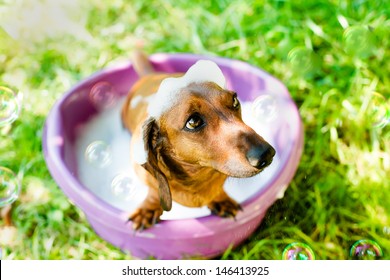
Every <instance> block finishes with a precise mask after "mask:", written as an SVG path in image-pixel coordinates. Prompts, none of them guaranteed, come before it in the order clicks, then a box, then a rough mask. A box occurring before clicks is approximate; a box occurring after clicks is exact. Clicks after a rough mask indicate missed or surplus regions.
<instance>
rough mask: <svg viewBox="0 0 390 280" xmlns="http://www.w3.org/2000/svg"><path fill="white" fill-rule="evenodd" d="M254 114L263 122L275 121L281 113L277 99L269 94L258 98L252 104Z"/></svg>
mask: <svg viewBox="0 0 390 280" xmlns="http://www.w3.org/2000/svg"><path fill="white" fill-rule="evenodd" d="M252 112H253V114H254V116H255V118H256V119H258V120H260V121H262V122H263V121H264V122H270V121H272V120H274V119H275V118H276V116H277V115H278V113H279V108H278V101H277V98H276V97H274V96H272V95H269V94H264V95H261V96H259V97H257V98H256V99H255V101H253V103H252Z"/></svg>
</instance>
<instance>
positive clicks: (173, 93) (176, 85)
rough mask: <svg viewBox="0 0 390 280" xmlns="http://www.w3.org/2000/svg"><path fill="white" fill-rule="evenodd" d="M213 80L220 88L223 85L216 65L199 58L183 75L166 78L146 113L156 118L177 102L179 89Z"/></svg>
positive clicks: (179, 95) (221, 74)
mask: <svg viewBox="0 0 390 280" xmlns="http://www.w3.org/2000/svg"><path fill="white" fill-rule="evenodd" d="M201 82H214V83H216V84H217V85H219V86H220V87H221V88H224V87H225V84H226V80H225V77H224V75H223V73H222V71H221V69H220V68H219V67H218V65H217V64H216V63H215V62H213V61H211V60H199V61H197V62H196V63H195V64H194V65H192V66H191V67H190V68H189V69H188V71H187V72H186V73H185V74H184V76H182V77H179V78H166V79H164V80H163V81H162V82H161V85H160V87H159V89H158V91H157V93H156V94H155V95H154V98H153V100H152V102H151V103H150V104H149V106H148V114H149V116H151V117H154V118H156V119H158V118H159V117H160V116H161V115H162V114H163V113H164V112H166V111H167V110H169V108H171V107H172V106H173V105H175V104H177V102H178V101H179V100H180V97H181V94H180V93H181V89H183V88H185V87H186V86H188V85H189V84H191V83H201Z"/></svg>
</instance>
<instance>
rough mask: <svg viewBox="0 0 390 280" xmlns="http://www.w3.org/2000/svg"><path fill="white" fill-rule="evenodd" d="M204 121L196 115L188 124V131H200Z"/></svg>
mask: <svg viewBox="0 0 390 280" xmlns="http://www.w3.org/2000/svg"><path fill="white" fill-rule="evenodd" d="M204 124H205V123H204V121H203V119H202V118H201V117H200V116H199V115H197V114H195V115H192V116H191V117H190V118H189V119H188V120H187V122H186V129H187V130H196V129H199V128H201V127H202V126H203V125H204Z"/></svg>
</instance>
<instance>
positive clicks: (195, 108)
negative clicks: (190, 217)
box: [121, 51, 275, 230]
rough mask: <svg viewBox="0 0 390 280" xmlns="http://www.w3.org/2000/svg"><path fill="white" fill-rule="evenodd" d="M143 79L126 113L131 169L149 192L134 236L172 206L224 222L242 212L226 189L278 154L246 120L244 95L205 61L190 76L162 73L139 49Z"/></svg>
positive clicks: (135, 219) (135, 60)
mask: <svg viewBox="0 0 390 280" xmlns="http://www.w3.org/2000/svg"><path fill="white" fill-rule="evenodd" d="M132 64H133V67H134V69H135V71H136V72H137V74H138V75H139V76H140V78H139V80H138V81H137V82H136V83H135V84H134V86H133V87H132V88H131V90H130V92H129V94H128V95H127V96H126V99H125V102H124V104H123V107H122V111H121V117H122V122H123V124H124V126H125V128H127V129H128V130H129V131H130V133H131V135H132V138H131V143H130V151H131V157H132V159H131V160H132V164H133V165H134V168H135V172H136V174H137V175H138V176H139V178H140V179H141V180H142V181H143V182H144V183H145V184H146V185H147V186H148V187H149V189H148V194H147V197H146V198H145V200H144V201H143V202H142V204H141V205H140V206H139V207H138V208H137V209H136V210H135V211H134V212H133V213H132V214H131V215H130V217H129V221H132V223H133V229H134V230H143V229H146V228H149V227H151V226H153V225H154V224H155V223H157V222H159V220H160V216H161V215H162V213H163V211H169V210H171V207H172V200H174V201H175V202H178V203H180V204H182V205H184V206H187V207H201V206H205V205H206V206H207V207H208V208H209V209H210V210H211V212H212V213H213V214H215V215H218V216H220V217H232V218H234V217H235V216H236V214H237V212H238V211H240V210H242V208H241V206H240V205H239V203H237V202H236V201H235V200H234V199H232V198H231V197H229V196H228V195H227V194H226V192H225V191H224V189H223V185H224V182H225V180H226V179H227V177H229V176H231V177H238V178H244V177H251V176H254V175H256V174H258V173H259V172H261V171H262V170H263V169H264V168H266V167H267V166H268V165H270V164H271V162H272V159H273V157H274V155H275V149H274V148H273V147H272V146H271V145H270V144H269V143H267V142H266V141H265V140H264V139H263V138H262V137H261V136H260V135H258V134H257V133H256V132H255V131H254V130H253V129H252V128H250V127H249V126H247V125H246V124H245V123H244V122H243V121H242V118H241V106H240V101H239V99H238V96H237V93H236V92H234V91H231V90H229V89H226V88H225V82H226V81H225V77H224V76H223V73H222V71H221V70H220V68H219V67H218V66H217V64H216V63H214V62H212V61H210V60H199V61H198V62H196V63H195V64H194V65H193V66H191V67H190V68H189V69H188V71H187V72H186V73H173V74H171V73H158V72H155V71H154V69H153V66H152V64H151V63H150V62H149V61H148V58H147V57H146V55H145V54H144V53H142V52H140V51H136V52H134V54H133V57H132Z"/></svg>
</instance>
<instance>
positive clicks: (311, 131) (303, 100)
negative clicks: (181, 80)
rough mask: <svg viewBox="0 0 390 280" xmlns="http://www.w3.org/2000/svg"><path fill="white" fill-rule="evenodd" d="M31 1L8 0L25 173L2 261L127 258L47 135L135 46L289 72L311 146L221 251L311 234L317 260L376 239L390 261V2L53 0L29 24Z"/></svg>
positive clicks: (3, 158)
mask: <svg viewBox="0 0 390 280" xmlns="http://www.w3.org/2000/svg"><path fill="white" fill-rule="evenodd" d="M26 1H27V0H26ZM22 2H23V1H9V0H3V1H0V41H1V43H0V86H6V87H9V88H11V89H13V90H15V91H16V92H17V93H20V95H19V96H20V97H23V98H21V102H22V103H21V104H22V107H21V110H20V114H19V117H18V119H17V120H16V121H15V122H14V123H12V124H10V125H8V126H3V127H0V166H4V167H7V168H9V169H11V170H13V171H14V172H15V173H17V174H18V175H19V176H20V177H21V181H22V191H21V194H20V198H19V199H18V200H17V201H16V202H15V203H14V204H13V209H12V221H13V225H5V223H4V221H2V220H0V248H2V253H3V258H4V259H70V258H71V259H131V256H130V255H129V254H128V253H125V252H122V251H120V250H119V249H117V248H115V247H114V246H112V245H110V244H108V243H107V242H105V241H104V240H102V239H100V238H99V236H97V235H96V233H95V232H94V231H93V229H92V228H91V227H90V226H89V224H88V222H87V220H86V218H85V216H84V214H83V213H82V212H81V211H80V210H79V209H78V208H77V207H75V206H74V205H73V204H72V203H71V202H70V201H69V200H68V199H67V197H66V196H65V195H64V194H63V193H62V191H61V190H60V189H59V187H58V186H57V185H56V183H55V182H54V181H53V179H52V178H51V176H50V174H49V172H48V170H47V168H46V164H45V161H44V158H43V154H42V148H41V144H42V143H41V138H42V129H43V126H44V121H45V117H46V115H47V114H48V112H49V110H50V108H51V107H52V106H53V104H54V103H55V101H56V100H57V99H58V98H60V97H61V96H62V94H63V93H64V92H65V91H67V90H69V89H70V88H71V87H72V86H73V85H75V84H76V83H77V82H79V81H80V80H82V79H84V78H87V77H88V76H90V75H91V74H93V73H94V72H96V71H98V70H100V69H102V68H104V67H106V66H107V65H109V64H113V63H116V62H118V61H121V60H122V61H123V60H127V59H128V58H129V54H130V53H131V51H132V50H133V49H134V48H135V47H139V46H142V47H143V48H144V49H145V51H146V52H148V53H157V52H169V53H173V52H189V53H201V54H210V55H218V56H223V57H229V58H234V59H240V60H244V61H247V62H248V63H251V64H253V65H255V66H257V67H259V68H262V69H264V70H265V71H267V72H269V73H271V74H272V75H274V76H276V77H277V78H278V79H280V80H281V81H283V82H284V83H285V84H286V86H287V88H288V89H289V91H290V93H291V95H292V97H293V99H294V100H295V102H296V103H297V106H298V107H299V111H300V114H301V116H302V120H303V123H304V128H305V147H304V153H303V155H302V160H301V163H300V165H299V168H298V170H297V173H296V175H295V177H294V179H293V181H292V182H291V184H290V186H289V188H288V189H287V191H286V193H285V196H284V198H283V199H281V200H279V201H277V202H276V203H275V204H274V205H273V206H272V207H271V208H270V209H269V211H268V213H267V215H266V217H265V218H264V221H263V222H262V224H261V226H260V227H259V228H258V229H257V230H256V232H255V233H254V234H253V235H252V236H251V237H250V238H249V239H248V240H246V241H245V242H244V243H243V244H241V245H240V246H239V247H237V248H230V249H229V250H227V251H226V253H225V254H224V255H223V256H222V257H221V258H223V259H281V257H282V252H283V250H284V248H286V246H287V245H288V244H291V243H294V242H302V243H305V244H307V245H308V246H310V248H311V249H312V250H313V251H314V253H315V257H316V259H349V258H351V256H350V249H351V246H352V245H353V244H354V243H355V242H357V241H359V240H363V239H368V240H373V241H375V242H377V244H379V246H380V248H381V249H382V250H383V257H382V258H383V259H390V241H389V240H390V239H389V234H388V229H389V227H390V180H389V174H390V124H389V122H388V121H389V120H387V118H389V115H388V111H386V110H389V109H388V108H390V105H389V104H390V103H389V102H390V101H389V98H390V92H389V88H390V80H389V71H390V64H389V54H390V39H389V38H390V20H389V15H390V6H389V5H388V4H387V3H386V1H341V2H340V1H304V2H299V1H255V0H250V1H227V0H226V1H225V0H224V1H215V2H207V1H173V0H170V1H124V0H114V1H98V0H91V1H75V0H74V1H59V2H58V3H59V4H58V6H55V5H52V4H51V6H50V9H52V10H53V11H56V13H57V14H58V15H61V18H56V17H53V16H50V15H47V14H46V15H47V18H48V19H49V20H50V22H51V23H52V24H48V23H45V22H43V23H42V21H40V20H37V21H33V19H31V20H30V21H18V24H22V22H24V24H25V25H23V26H22V25H18V24H16V23H15V21H14V20H16V19H17V18H14V19H13V18H12V16H11V17H10V15H12V12H13V13H17V14H18V16H21V17H22V16H23V17H24V18H26V17H27V18H28V14H27V15H26V14H25V13H26V11H25V10H23V13H22V12H20V13H19V12H18V10H15V9H17V8H18V7H19V6H20V5H21V3H22ZM27 2H29V3H30V4H34V3H35V2H39V3H40V4H39V5H41V6H37V7H36V8H35V9H34V11H35V12H36V13H38V14H39V13H40V10H39V9H41V10H42V11H44V10H45V9H46V8H47V6H45V5H48V2H50V1H38V0H28V1H27ZM81 2H83V3H82V4H80V3H81ZM130 3H132V4H130ZM7 13H8V14H7ZM6 14H7V17H5V16H1V15H6ZM51 15H53V14H51ZM60 19H62V20H60ZM27 23H29V24H31V25H33V26H35V27H36V28H35V29H34V30H33V31H34V32H29V31H30V28H32V26H27V25H26V24H27ZM62 23H66V24H65V25H62ZM34 24H35V25H34ZM65 27H68V28H65ZM32 36H35V38H33V37H32ZM377 94H379V95H380V96H382V97H383V98H381V97H378V98H377V97H374V98H377V100H376V101H375V102H376V103H375V104H374V105H375V106H374V107H372V106H373V105H372V102H373V101H372V100H373V96H378V95H377ZM378 116H379V118H382V117H383V118H384V119H385V120H384V121H383V123H381V124H380V125H378V124H376V122H377V121H378V120H377V119H376V118H378Z"/></svg>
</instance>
